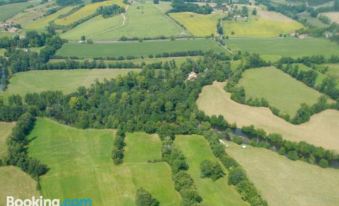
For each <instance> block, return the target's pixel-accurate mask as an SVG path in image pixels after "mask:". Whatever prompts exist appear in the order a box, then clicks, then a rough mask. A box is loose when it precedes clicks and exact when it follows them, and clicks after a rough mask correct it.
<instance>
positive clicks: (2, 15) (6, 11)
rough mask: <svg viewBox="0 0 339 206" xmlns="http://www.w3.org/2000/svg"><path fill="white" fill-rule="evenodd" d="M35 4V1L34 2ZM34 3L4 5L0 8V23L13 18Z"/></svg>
mask: <svg viewBox="0 0 339 206" xmlns="http://www.w3.org/2000/svg"><path fill="white" fill-rule="evenodd" d="M35 2H37V1H35ZM33 4H34V1H29V2H22V3H14V4H5V5H2V6H0V21H4V20H6V19H8V18H11V17H13V16H14V15H16V14H17V13H19V12H20V11H23V10H24V9H26V8H27V7H28V6H29V5H33Z"/></svg>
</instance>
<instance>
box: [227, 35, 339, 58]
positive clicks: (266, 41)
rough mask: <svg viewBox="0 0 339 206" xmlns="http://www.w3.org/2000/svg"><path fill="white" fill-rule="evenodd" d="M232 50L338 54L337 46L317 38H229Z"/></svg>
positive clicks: (294, 55) (306, 54)
mask: <svg viewBox="0 0 339 206" xmlns="http://www.w3.org/2000/svg"><path fill="white" fill-rule="evenodd" d="M226 44H227V45H228V47H229V48H230V49H232V50H235V51H237V50H241V51H248V52H252V53H258V54H261V55H271V56H284V57H301V56H312V55H324V56H327V57H329V56H331V55H339V46H338V45H337V44H336V43H334V42H331V41H329V40H326V39H317V38H305V39H297V38H292V37H289V38H231V39H230V40H228V41H227V42H226Z"/></svg>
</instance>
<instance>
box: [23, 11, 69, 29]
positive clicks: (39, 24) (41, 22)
mask: <svg viewBox="0 0 339 206" xmlns="http://www.w3.org/2000/svg"><path fill="white" fill-rule="evenodd" d="M71 10H72V7H70V6H69V7H64V8H62V9H60V10H58V11H57V12H55V13H53V14H51V15H48V16H44V17H41V18H39V19H37V20H35V21H33V22H31V23H28V24H27V25H23V26H24V28H25V29H27V30H38V31H41V30H43V29H45V28H46V26H48V24H49V23H50V22H52V21H54V20H56V19H57V18H58V17H59V16H60V15H64V14H67V13H68V12H70V11H71Z"/></svg>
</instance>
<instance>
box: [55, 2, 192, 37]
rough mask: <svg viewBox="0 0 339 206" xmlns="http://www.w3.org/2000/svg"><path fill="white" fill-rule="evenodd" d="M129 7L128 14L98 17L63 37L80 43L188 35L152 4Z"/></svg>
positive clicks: (135, 4) (134, 4)
mask: <svg viewBox="0 0 339 206" xmlns="http://www.w3.org/2000/svg"><path fill="white" fill-rule="evenodd" d="M126 8H127V12H126V14H122V15H118V16H113V17H110V18H103V17H101V16H97V17H95V18H92V19H91V20H89V21H86V22H84V23H82V24H80V25H79V26H77V27H75V28H74V29H72V30H70V31H68V32H66V33H64V34H62V35H61V36H62V37H63V38H65V39H69V40H79V39H80V37H81V36H82V35H85V36H86V37H87V38H89V39H93V40H117V39H119V38H121V37H123V36H124V37H130V38H131V37H138V38H143V37H158V36H167V37H169V36H180V35H184V34H185V31H184V30H183V29H182V28H181V27H180V26H179V25H177V24H176V23H175V22H174V21H173V20H172V19H170V18H169V17H167V16H166V15H165V14H164V13H163V12H162V11H161V10H160V9H159V8H157V7H156V6H155V5H154V4H152V3H150V2H148V3H136V2H135V3H133V4H132V5H130V6H128V7H126ZM56 22H58V21H56ZM93 28H95V29H93Z"/></svg>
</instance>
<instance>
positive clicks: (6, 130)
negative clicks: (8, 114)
mask: <svg viewBox="0 0 339 206" xmlns="http://www.w3.org/2000/svg"><path fill="white" fill-rule="evenodd" d="M14 125H15V124H14V123H10V122H0V159H2V158H3V157H5V156H6V155H7V138H8V137H9V135H10V134H11V132H12V128H13V127H14Z"/></svg>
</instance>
